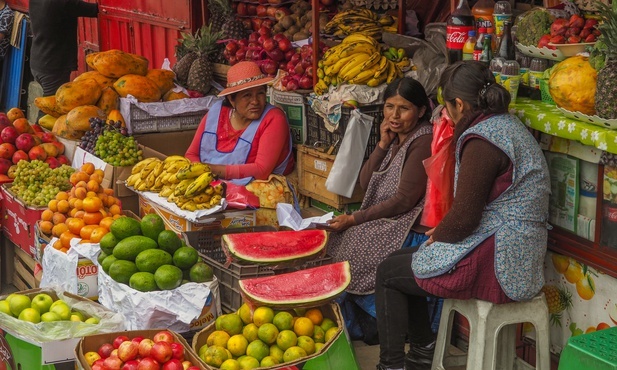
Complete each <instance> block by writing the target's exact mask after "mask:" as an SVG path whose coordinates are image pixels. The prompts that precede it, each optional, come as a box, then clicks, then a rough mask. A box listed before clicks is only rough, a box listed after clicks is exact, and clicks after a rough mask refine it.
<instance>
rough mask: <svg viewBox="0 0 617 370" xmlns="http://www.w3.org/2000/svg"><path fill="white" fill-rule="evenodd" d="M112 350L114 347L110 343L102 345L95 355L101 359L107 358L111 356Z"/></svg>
mask: <svg viewBox="0 0 617 370" xmlns="http://www.w3.org/2000/svg"><path fill="white" fill-rule="evenodd" d="M113 350H114V346H113V345H112V344H111V343H103V344H101V346H100V347H99V349H98V350H97V353H98V354H99V355H100V356H101V358H107V357H109V356H110V355H111V352H112V351H113Z"/></svg>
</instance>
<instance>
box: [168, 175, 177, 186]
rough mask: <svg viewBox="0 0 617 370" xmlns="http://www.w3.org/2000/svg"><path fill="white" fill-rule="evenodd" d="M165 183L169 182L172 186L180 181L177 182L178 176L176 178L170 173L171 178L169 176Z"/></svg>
mask: <svg viewBox="0 0 617 370" xmlns="http://www.w3.org/2000/svg"><path fill="white" fill-rule="evenodd" d="M167 181H169V183H170V184H172V185H173V184H177V183H179V182H180V180H178V176H176V174H175V173H172V174H171V176H169V178H168V179H167Z"/></svg>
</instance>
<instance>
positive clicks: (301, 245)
mask: <svg viewBox="0 0 617 370" xmlns="http://www.w3.org/2000/svg"><path fill="white" fill-rule="evenodd" d="M222 239H223V245H224V246H225V248H226V250H225V252H228V254H229V255H231V256H232V257H233V258H235V259H238V260H241V261H246V262H251V263H257V264H260V263H261V264H271V263H279V262H285V261H292V260H295V259H298V258H307V257H311V256H315V255H317V254H318V253H320V252H321V251H322V250H323V249H324V247H325V246H326V243H327V242H328V234H327V233H326V231H325V230H301V231H263V232H255V233H238V234H226V235H223V238H222Z"/></svg>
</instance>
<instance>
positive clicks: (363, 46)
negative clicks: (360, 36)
mask: <svg viewBox="0 0 617 370" xmlns="http://www.w3.org/2000/svg"><path fill="white" fill-rule="evenodd" d="M377 50H378V49H377V48H376V47H375V46H373V44H370V43H368V42H357V43H353V44H348V45H347V47H346V48H345V49H343V50H341V52H340V54H338V55H339V57H340V58H345V57H348V56H350V55H356V54H367V55H371V54H373V53H374V52H376V51H377Z"/></svg>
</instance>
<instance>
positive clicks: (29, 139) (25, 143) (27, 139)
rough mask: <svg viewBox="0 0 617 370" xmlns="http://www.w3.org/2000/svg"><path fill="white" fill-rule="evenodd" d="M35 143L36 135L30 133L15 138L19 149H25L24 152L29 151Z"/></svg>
mask: <svg viewBox="0 0 617 370" xmlns="http://www.w3.org/2000/svg"><path fill="white" fill-rule="evenodd" d="M35 145H36V142H35V141H34V137H33V136H32V135H31V134H28V133H24V134H21V135H19V136H18V137H17V139H15V146H16V147H17V149H19V150H23V151H24V152H27V151H29V150H30V149H32V147H33V146H35Z"/></svg>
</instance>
